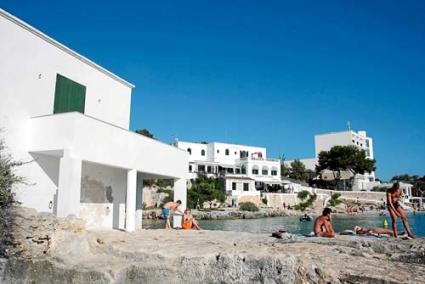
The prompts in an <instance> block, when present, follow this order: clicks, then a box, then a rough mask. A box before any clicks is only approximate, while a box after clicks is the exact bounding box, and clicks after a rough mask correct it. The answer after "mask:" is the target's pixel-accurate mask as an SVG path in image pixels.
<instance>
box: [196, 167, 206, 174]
mask: <svg viewBox="0 0 425 284" xmlns="http://www.w3.org/2000/svg"><path fill="white" fill-rule="evenodd" d="M198 172H200V173H205V166H204V165H198Z"/></svg>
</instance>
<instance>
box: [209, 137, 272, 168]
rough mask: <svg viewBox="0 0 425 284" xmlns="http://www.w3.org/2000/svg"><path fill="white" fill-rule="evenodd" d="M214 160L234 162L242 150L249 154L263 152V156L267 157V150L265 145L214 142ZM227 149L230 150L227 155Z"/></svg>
mask: <svg viewBox="0 0 425 284" xmlns="http://www.w3.org/2000/svg"><path fill="white" fill-rule="evenodd" d="M212 144H213V148H214V162H216V163H222V164H230V165H232V164H234V163H235V162H236V160H238V159H240V151H248V152H249V156H251V154H252V153H255V152H261V153H262V156H263V158H264V159H265V158H267V150H266V148H264V147H254V146H246V145H238V144H229V143H218V142H214V143H212ZM226 149H228V150H229V155H226Z"/></svg>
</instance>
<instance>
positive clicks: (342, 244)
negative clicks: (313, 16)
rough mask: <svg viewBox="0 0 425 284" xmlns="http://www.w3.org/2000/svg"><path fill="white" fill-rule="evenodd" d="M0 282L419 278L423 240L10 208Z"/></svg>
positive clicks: (423, 277) (424, 261) (424, 268)
mask: <svg viewBox="0 0 425 284" xmlns="http://www.w3.org/2000/svg"><path fill="white" fill-rule="evenodd" d="M16 212H17V220H16V222H17V224H18V225H19V230H18V231H17V232H16V236H17V240H16V245H15V247H14V248H12V249H11V251H10V253H11V254H13V253H19V254H20V256H19V257H17V256H15V257H13V256H12V257H10V258H8V259H1V260H0V282H1V283H166V282H171V283H182V282H185V283H425V240H424V239H416V240H395V239H377V238H369V237H349V236H339V237H338V238H337V239H332V240H328V239H322V238H305V237H296V236H293V235H289V234H288V235H284V236H283V239H275V238H271V237H270V236H269V235H264V234H249V233H239V232H221V231H175V230H170V231H164V230H141V231H138V232H135V233H126V232H121V231H102V232H100V231H97V232H94V231H86V230H85V229H84V226H83V224H82V222H81V221H80V220H78V219H75V218H68V219H56V218H54V217H53V216H52V215H50V214H36V212H34V211H32V210H29V209H25V210H23V209H21V210H17V211H16Z"/></svg>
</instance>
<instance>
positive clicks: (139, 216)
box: [136, 173, 143, 230]
mask: <svg viewBox="0 0 425 284" xmlns="http://www.w3.org/2000/svg"><path fill="white" fill-rule="evenodd" d="M142 220H143V177H142V174H140V173H139V174H137V189H136V230H139V229H141V228H142Z"/></svg>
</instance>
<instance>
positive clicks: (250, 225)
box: [143, 212, 425, 237]
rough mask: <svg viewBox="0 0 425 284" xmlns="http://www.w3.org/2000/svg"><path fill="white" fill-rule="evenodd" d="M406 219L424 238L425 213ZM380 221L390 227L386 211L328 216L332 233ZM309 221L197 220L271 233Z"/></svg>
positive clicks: (211, 226)
mask: <svg viewBox="0 0 425 284" xmlns="http://www.w3.org/2000/svg"><path fill="white" fill-rule="evenodd" d="M408 219H409V223H410V226H411V228H412V230H413V233H414V234H415V236H420V237H425V213H423V212H421V213H417V214H416V215H413V214H408ZM384 220H387V222H388V228H389V229H391V218H390V216H388V214H387V215H386V216H379V215H376V214H357V215H334V216H332V223H333V226H334V229H335V231H336V232H341V231H343V230H352V229H353V228H354V226H356V225H359V226H362V227H368V228H372V227H373V228H383V226H384ZM313 223H314V222H313V221H310V222H306V221H304V222H301V221H300V220H299V218H298V217H274V218H260V219H235V220H200V221H199V225H200V226H201V227H202V229H205V230H221V231H237V232H251V233H271V232H274V231H277V230H279V229H284V230H286V231H288V232H290V233H294V234H308V233H310V232H311V231H312V230H313ZM143 225H144V226H143V227H144V228H145V229H157V228H162V227H163V223H162V221H160V220H157V221H151V220H143ZM397 229H398V231H399V232H401V231H404V227H403V224H402V222H401V220H400V219H399V220H398V227H397Z"/></svg>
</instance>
